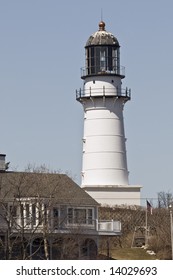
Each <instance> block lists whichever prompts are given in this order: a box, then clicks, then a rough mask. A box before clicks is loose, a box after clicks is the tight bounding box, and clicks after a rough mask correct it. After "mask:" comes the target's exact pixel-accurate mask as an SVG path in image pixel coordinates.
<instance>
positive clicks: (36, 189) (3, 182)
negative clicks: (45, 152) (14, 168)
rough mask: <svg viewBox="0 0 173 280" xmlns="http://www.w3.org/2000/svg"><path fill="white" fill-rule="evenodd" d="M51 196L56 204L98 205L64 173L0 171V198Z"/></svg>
mask: <svg viewBox="0 0 173 280" xmlns="http://www.w3.org/2000/svg"><path fill="white" fill-rule="evenodd" d="M14 197H16V198H17V197H18V198H27V197H29V198H32V197H33V198H34V197H42V198H51V199H52V200H54V202H55V203H57V204H66V205H67V204H68V205H78V206H98V205H99V204H98V203H97V202H96V201H95V200H94V199H93V198H92V197H91V196H90V195H88V194H87V193H86V192H85V191H84V190H82V189H81V188H80V187H79V186H78V185H77V184H76V183H75V182H74V181H73V180H72V179H70V178H69V177H68V176H67V175H65V174H57V173H33V172H2V173H0V199H1V200H3V199H10V200H11V199H13V198H14Z"/></svg>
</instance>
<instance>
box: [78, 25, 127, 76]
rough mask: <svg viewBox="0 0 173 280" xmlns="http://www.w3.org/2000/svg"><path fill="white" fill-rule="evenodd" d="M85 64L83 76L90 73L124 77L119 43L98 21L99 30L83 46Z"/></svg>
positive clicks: (90, 74)
mask: <svg viewBox="0 0 173 280" xmlns="http://www.w3.org/2000/svg"><path fill="white" fill-rule="evenodd" d="M85 50H86V64H85V71H84V72H83V75H82V76H83V78H85V77H86V76H92V75H118V76H121V78H124V75H123V74H122V73H121V69H120V45H119V42H118V40H117V39H116V38H115V37H114V36H113V34H112V33H109V32H107V31H106V30H105V23H104V22H103V21H101V22H100V23H99V30H98V31H97V32H95V33H94V34H93V35H91V36H90V37H89V39H88V41H87V43H86V46H85Z"/></svg>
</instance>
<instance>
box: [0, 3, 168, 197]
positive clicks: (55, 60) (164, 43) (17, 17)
mask: <svg viewBox="0 0 173 280" xmlns="http://www.w3.org/2000/svg"><path fill="white" fill-rule="evenodd" d="M101 10H102V11H103V20H104V21H105V22H106V29H107V30H108V31H110V32H112V33H113V34H114V35H115V36H116V37H117V38H118V40H119V42H120V45H121V65H123V66H125V67H126V78H125V79H124V80H123V87H126V86H127V87H129V88H131V90H132V100H131V101H130V102H128V103H127V104H126V106H125V110H124V119H125V134H126V137H127V139H128V140H127V159H128V169H129V171H130V176H129V179H130V184H140V185H142V186H143V189H142V197H143V199H145V198H148V199H151V198H152V199H154V198H157V193H158V192H159V191H165V192H168V191H169V192H172V193H173V182H172V174H173V164H172V158H173V145H172V143H173V125H172V124H173V110H172V106H173V85H172V80H173V79H172V75H173V36H172V27H173V17H172V10H173V2H172V1H171V0H162V1H161V0H160V1H159V0H145V1H142V0H130V1H129V0H121V1H115V0H107V1H103V0H99V1H98V0H96V1H93V0H88V1H82V0H80V1H79V0H73V1H67V0H64V1H58V0H57V1H56V0H30V1H27V0H15V1H14V0H0V40H1V43H0V105H1V106H0V108H1V109H0V127H1V129H0V153H6V154H7V161H10V162H11V168H17V169H18V170H23V169H25V168H26V166H27V165H28V164H29V163H30V164H33V165H40V164H45V165H46V166H48V167H49V168H50V169H53V170H61V171H62V172H66V171H68V172H69V173H71V174H72V175H73V177H75V178H76V181H77V183H80V172H81V163H82V141H81V139H82V135H83V110H82V107H81V105H80V103H78V102H77V101H76V99H75V90H76V89H79V88H80V87H81V86H82V80H81V79H80V67H83V66H84V63H85V53H84V45H85V43H86V41H87V39H88V37H89V36H90V35H91V34H92V33H93V32H95V31H97V29H98V23H99V21H100V18H101ZM153 201H154V200H153Z"/></svg>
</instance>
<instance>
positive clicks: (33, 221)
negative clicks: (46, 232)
mask: <svg viewBox="0 0 173 280" xmlns="http://www.w3.org/2000/svg"><path fill="white" fill-rule="evenodd" d="M32 225H36V206H35V204H32Z"/></svg>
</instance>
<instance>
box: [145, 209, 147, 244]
mask: <svg viewBox="0 0 173 280" xmlns="http://www.w3.org/2000/svg"><path fill="white" fill-rule="evenodd" d="M147 212H148V209H147V207H146V211H145V246H147V245H148V236H147V235H148V230H147V228H148V213H147Z"/></svg>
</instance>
